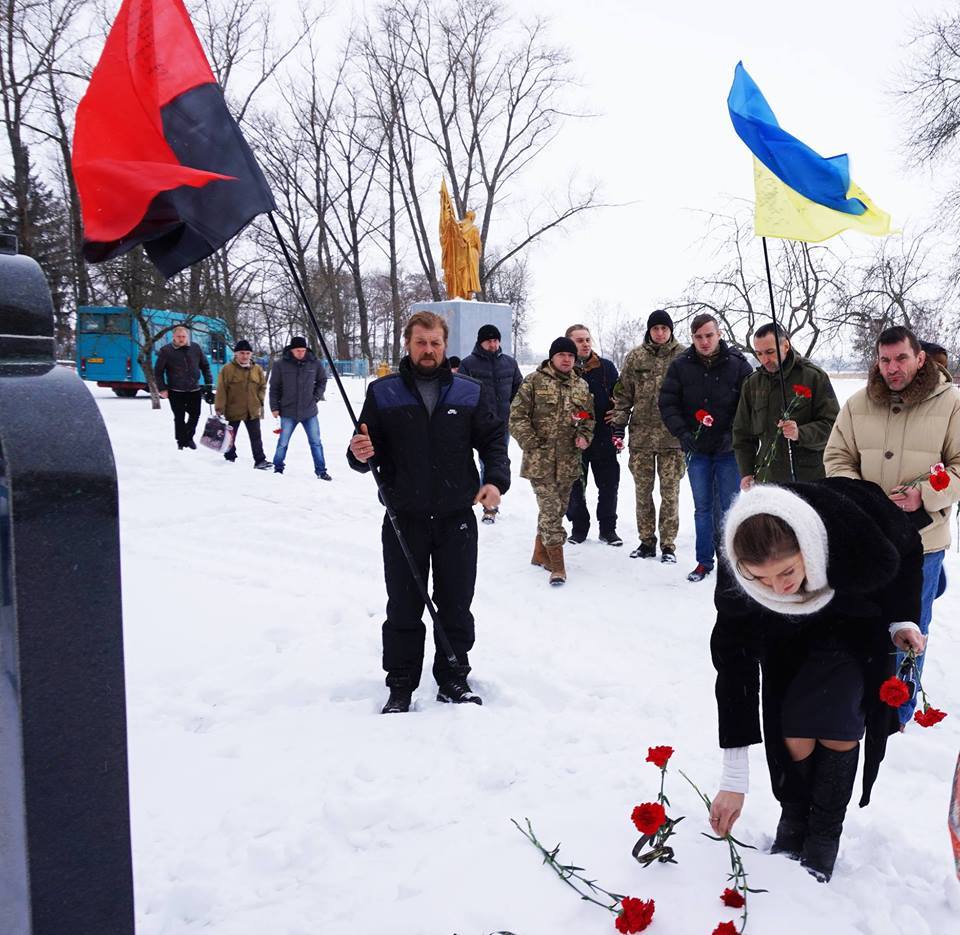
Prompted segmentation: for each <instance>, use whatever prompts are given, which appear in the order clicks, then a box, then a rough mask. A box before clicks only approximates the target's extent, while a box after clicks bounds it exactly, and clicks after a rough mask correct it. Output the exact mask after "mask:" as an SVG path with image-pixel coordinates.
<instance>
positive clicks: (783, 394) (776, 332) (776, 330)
mask: <svg viewBox="0 0 960 935" xmlns="http://www.w3.org/2000/svg"><path fill="white" fill-rule="evenodd" d="M760 239H761V240H762V241H763V262H764V263H765V264H766V267H767V288H768V289H769V290H770V317H771V318H772V319H773V343H774V346H775V347H776V349H777V368H778V370H779V371H780V398H781V399H782V400H783V409H782V412H784V413H785V412H786V411H787V381H786V377H784V375H783V354H781V353H780V325H779V324H778V323H777V307H776V305H775V304H774V299H773V277H771V275H770V256H769V254H768V253H767V238H766V237H761V238H760ZM783 440H784V441H785V442H786V443H787V461H788V462H789V463H790V479H791V480H792V481H794V482H795V481H796V479H797V472H796V471H795V470H794V467H793V445H792V444H791V442H790V439H789V438H787V436H786V435H784V436H783Z"/></svg>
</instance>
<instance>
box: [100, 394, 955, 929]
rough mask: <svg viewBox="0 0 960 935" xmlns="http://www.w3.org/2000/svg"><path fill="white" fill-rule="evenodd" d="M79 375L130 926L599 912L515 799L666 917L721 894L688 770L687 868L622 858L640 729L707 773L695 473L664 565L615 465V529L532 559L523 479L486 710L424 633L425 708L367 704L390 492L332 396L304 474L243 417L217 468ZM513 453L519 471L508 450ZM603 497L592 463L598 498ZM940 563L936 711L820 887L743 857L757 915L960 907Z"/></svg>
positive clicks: (700, 915)
mask: <svg viewBox="0 0 960 935" xmlns="http://www.w3.org/2000/svg"><path fill="white" fill-rule="evenodd" d="M854 388H855V387H854ZM838 389H840V390H841V392H842V393H843V394H844V395H845V394H846V391H847V390H848V389H850V388H849V387H847V386H845V385H843V384H838ZM93 392H94V394H95V395H96V396H97V398H98V402H99V403H100V405H101V411H102V413H103V415H104V418H105V420H106V422H107V426H108V429H109V431H110V435H111V439H112V442H113V445H114V451H115V454H116V459H117V464H118V471H119V478H120V496H121V533H122V548H123V578H124V616H125V641H126V646H125V650H126V659H127V694H128V705H129V727H130V764H131V783H132V788H131V796H132V815H133V831H134V840H133V847H134V860H135V874H136V877H135V881H136V897H137V913H138V919H137V922H138V931H139V932H140V933H141V935H187V933H191V932H198V933H199V932H201V931H202V932H203V933H204V935H252V933H260V932H264V933H270V935H452V933H454V932H456V933H459V935H488V933H492V932H497V931H501V930H506V931H510V932H514V933H516V935H547V933H551V935H552V933H563V935H567V933H576V935H592V933H597V935H609V933H610V932H611V931H612V930H613V926H612V920H611V918H610V916H609V914H607V913H604V912H602V911H601V910H599V909H597V908H596V907H592V906H589V905H586V904H581V903H580V902H579V901H578V900H577V899H576V897H575V896H574V895H573V894H571V893H568V892H567V891H566V889H565V888H564V887H563V886H562V884H560V883H559V881H557V880H556V878H555V877H554V876H552V875H551V874H550V873H549V872H548V871H547V870H545V869H544V868H543V867H542V866H541V865H540V861H539V858H538V856H537V853H536V851H535V850H534V849H533V848H532V847H531V845H530V844H529V843H528V842H526V841H525V840H524V839H523V838H522V837H521V835H520V834H519V833H518V832H517V831H516V829H515V828H514V827H513V826H512V825H511V824H510V821H509V819H510V818H517V819H518V820H522V819H523V818H525V817H529V818H530V819H531V821H532V822H533V825H534V828H535V829H536V830H537V832H538V834H539V835H540V837H541V840H543V841H545V842H549V843H550V844H551V845H552V844H555V843H557V842H558V841H559V842H561V844H562V849H561V854H563V855H565V856H566V857H567V858H569V859H571V860H573V861H575V862H577V863H580V864H581V865H583V866H585V867H586V868H587V869H588V870H589V871H590V873H591V874H593V875H595V876H596V878H597V879H598V880H600V881H601V882H602V883H603V884H604V885H605V886H607V887H608V888H610V889H612V890H616V891H619V892H624V893H629V894H632V895H635V896H642V897H645V898H646V897H651V896H652V897H653V898H655V899H656V902H657V914H656V917H655V922H654V925H653V927H651V929H650V931H651V933H654V935H698V933H709V932H711V931H713V928H714V927H715V926H716V924H717V923H718V922H719V921H721V920H723V919H726V918H729V917H730V915H729V913H728V914H724V911H723V908H722V906H721V904H720V900H719V894H720V892H721V891H722V889H723V886H724V883H725V875H726V872H727V869H728V867H729V864H728V862H727V856H726V852H725V850H724V849H723V848H721V847H719V846H718V845H716V844H714V843H713V842H710V841H708V840H707V839H705V838H702V837H701V836H700V834H699V832H700V831H706V830H708V829H707V825H706V821H705V812H704V809H703V806H702V804H701V803H700V802H698V801H697V800H696V798H695V796H694V795H693V793H692V791H691V790H689V789H687V788H686V787H685V786H684V785H683V784H682V783H681V781H680V779H679V777H678V776H676V775H675V774H672V773H671V774H670V775H669V777H668V789H667V794H668V796H669V797H670V800H671V802H672V803H674V810H675V811H676V812H677V814H682V815H685V816H686V820H685V821H684V822H683V824H682V825H681V826H680V828H679V829H678V835H677V837H676V838H675V839H674V840H675V842H676V845H677V852H678V859H679V860H680V866H679V867H671V866H664V867H660V866H657V867H652V868H649V869H647V870H644V869H642V868H640V866H639V865H638V864H636V863H635V862H634V861H633V860H632V859H631V857H630V849H631V847H632V846H633V843H634V841H635V840H636V831H635V829H634V828H633V826H632V825H631V824H630V820H629V815H630V811H631V809H632V808H633V806H634V805H636V804H638V803H639V802H643V801H649V800H651V799H652V797H653V795H654V794H655V791H656V784H657V775H656V770H655V769H654V768H653V767H652V766H650V764H644V762H643V760H644V757H645V756H646V748H647V746H650V745H652V744H660V743H668V744H671V745H672V746H674V747H675V748H676V749H677V754H676V758H677V765H679V766H681V767H682V768H683V769H684V771H685V772H687V773H688V774H689V775H690V776H691V777H692V778H694V779H695V781H697V783H698V784H699V785H700V786H701V788H703V789H704V791H707V792H708V794H712V793H713V791H714V786H715V783H716V780H717V778H718V775H719V756H718V753H717V749H716V712H715V702H714V697H713V668H712V665H711V662H710V654H709V645H708V642H709V634H710V629H711V626H712V615H713V611H712V595H713V582H712V580H711V579H707V581H706V582H704V583H703V584H701V585H693V584H689V583H687V582H686V581H685V580H684V576H685V574H686V572H687V571H689V570H690V567H692V554H693V537H692V527H693V522H692V512H693V507H692V503H691V500H690V496H689V489H688V486H687V485H686V483H684V485H683V487H682V488H681V489H682V495H681V510H682V519H681V533H680V537H679V542H678V555H679V557H680V561H679V563H678V564H677V565H675V566H663V565H661V564H660V563H659V562H653V561H643V560H640V559H631V558H630V557H629V550H630V548H632V547H633V545H634V544H635V542H634V539H635V529H634V524H633V490H632V485H631V478H630V475H629V472H628V471H627V470H626V469H625V465H624V470H623V471H622V475H621V489H620V515H621V520H620V533H621V535H622V536H623V537H624V539H625V542H626V544H625V546H624V547H623V548H620V549H613V548H609V547H607V546H602V545H600V544H599V543H598V542H597V541H596V538H595V535H596V529H595V528H594V529H593V530H591V533H592V535H593V536H594V538H592V539H590V540H588V541H587V542H586V543H584V544H583V545H581V546H577V547H576V548H575V549H573V548H571V549H570V550H568V551H569V553H570V557H569V560H568V567H569V571H570V580H569V581H568V583H567V584H566V585H565V586H564V587H563V588H559V589H557V588H553V589H551V588H550V587H549V586H548V585H547V583H546V574H545V573H544V572H543V571H542V570H540V569H535V568H532V567H531V566H530V564H529V561H530V553H531V550H532V546H533V536H534V533H535V525H536V510H535V504H534V502H533V497H532V495H531V493H530V488H529V484H528V483H527V482H526V481H524V480H521V479H519V478H515V479H514V483H515V487H514V489H513V490H511V492H510V493H509V494H508V495H507V496H506V497H505V498H504V503H503V512H502V513H501V515H500V517H498V520H497V522H496V524H495V525H494V526H492V527H487V526H482V527H481V529H480V570H479V575H478V581H477V592H476V599H475V602H474V608H473V609H474V614H475V616H476V620H477V645H476V649H475V651H474V653H473V654H472V657H471V661H472V663H473V665H474V673H475V674H474V675H473V676H471V679H472V681H473V683H474V685H475V687H476V688H477V690H478V691H479V692H480V693H481V694H482V695H483V696H484V699H485V704H484V706H483V707H482V708H478V707H476V706H473V705H470V706H467V707H468V708H469V709H470V710H463V709H459V708H453V707H451V706H449V705H439V704H437V703H436V702H435V701H434V698H435V695H436V688H435V686H434V684H433V680H432V678H431V676H430V673H429V656H430V655H431V653H432V650H430V649H428V662H427V664H426V665H425V667H424V669H425V671H424V675H423V680H422V682H421V685H420V688H419V689H418V691H417V693H416V694H415V699H416V708H417V710H416V712H415V713H414V714H412V715H410V716H407V717H390V718H384V717H380V716H379V715H377V714H376V712H377V711H378V710H379V706H380V705H381V704H382V702H383V699H384V697H385V689H384V687H383V677H382V673H381V672H380V667H379V661H380V626H381V623H382V621H383V613H384V605H385V595H384V589H383V574H382V566H381V558H380V526H381V521H382V509H381V508H380V507H379V505H378V504H377V502H376V495H375V491H374V488H373V484H372V482H371V481H370V479H369V478H366V477H363V476H361V475H359V474H356V473H355V472H352V471H350V470H349V468H348V467H347V466H346V463H345V458H344V451H345V449H346V444H347V440H348V438H349V435H350V432H351V426H350V424H349V420H348V418H347V416H346V413H345V412H344V410H343V407H342V406H341V405H339V404H338V403H334V402H331V403H328V404H326V405H325V406H324V407H322V408H321V411H320V417H321V430H322V433H323V441H324V448H325V451H326V452H327V456H328V461H329V464H330V469H331V473H332V474H333V476H334V482H333V483H332V484H322V485H321V484H318V482H317V481H316V480H315V479H314V478H313V475H312V472H311V471H310V462H309V452H308V450H307V448H306V445H305V444H301V445H300V447H297V446H296V444H295V445H294V446H292V447H291V453H290V460H289V462H288V465H289V470H288V472H287V473H286V474H284V475H283V477H274V476H273V475H272V474H270V473H267V472H259V471H254V470H253V469H252V467H250V465H249V464H248V463H247V462H246V461H245V460H244V459H247V458H248V452H247V449H246V447H245V446H246V441H245V438H244V437H241V440H240V459H241V460H239V461H238V462H237V463H236V464H234V465H228V464H226V463H225V462H223V461H222V459H219V458H217V456H215V455H213V454H212V453H210V452H206V451H196V452H178V451H177V450H176V447H175V445H173V442H172V439H171V438H170V436H171V435H172V432H171V430H170V429H171V427H170V426H169V421H170V416H169V413H168V411H167V410H166V409H164V410H162V411H161V412H160V413H154V412H152V411H151V410H150V409H149V402H148V401H147V400H139V399H138V400H114V399H113V398H112V396H105V395H104V394H105V393H106V392H108V391H100V390H96V389H95V390H94V391H93ZM351 396H352V397H354V398H355V400H356V402H357V403H359V401H360V399H361V398H362V386H361V385H359V384H358V385H357V386H356V387H353V386H352V384H351ZM295 442H296V440H295ZM267 444H268V447H269V445H270V443H269V441H268V442H267ZM268 453H272V452H268ZM511 458H512V461H513V465H514V468H515V470H516V469H517V468H518V466H519V463H520V462H519V452H518V451H517V450H516V446H511ZM593 497H594V493H593V490H592V485H591V490H590V492H589V493H588V500H589V502H590V503H591V509H592V504H593ZM947 570H948V574H949V575H950V577H951V588H950V590H949V591H948V593H947V594H946V595H945V597H944V598H943V599H941V601H939V602H938V603H937V605H936V610H935V618H934V639H933V642H932V655H931V659H930V661H929V662H928V664H927V667H926V670H925V673H926V679H925V683H926V684H927V688H928V689H929V691H930V692H931V695H932V697H933V698H935V699H936V702H937V704H938V705H939V706H941V707H943V708H944V709H945V710H947V711H949V712H951V716H950V717H949V718H948V719H947V720H946V721H944V723H943V724H941V725H939V726H938V727H937V728H935V729H933V730H930V731H920V730H919V729H914V728H911V729H909V730H908V732H907V733H906V734H905V735H904V736H903V737H894V738H891V742H890V744H889V746H888V750H887V757H886V760H885V761H884V763H883V766H882V769H881V771H880V777H879V780H878V782H877V785H876V788H875V791H874V798H873V802H872V803H871V805H870V807H869V808H868V809H865V810H862V811H861V810H858V809H856V808H855V807H854V808H853V809H852V810H851V812H850V813H849V817H848V822H847V829H846V831H845V833H844V838H843V842H842V845H841V857H840V863H839V865H838V870H837V874H836V877H835V880H834V882H833V883H832V884H830V885H829V886H823V885H821V884H818V883H816V882H815V881H813V880H812V878H810V877H808V876H807V874H806V873H805V872H804V871H803V870H802V869H801V868H800V867H798V866H797V865H796V864H794V863H792V862H790V861H788V860H784V859H782V858H779V857H773V856H771V855H769V854H766V853H763V852H762V851H760V852H752V851H751V852H748V855H747V856H746V857H745V860H746V862H747V869H748V872H749V873H750V878H751V881H753V882H755V884H756V885H757V886H761V887H764V888H766V889H769V890H770V893H769V895H765V896H757V897H756V898H755V899H753V900H752V901H751V909H750V925H749V928H748V932H752V933H754V935H767V933H770V932H775V933H776V935H809V932H810V931H811V930H816V931H821V932H824V933H830V935H887V933H892V932H893V931H894V930H896V931H897V935H899V933H900V932H901V931H903V930H904V927H905V926H909V929H910V930H911V931H912V932H916V933H926V932H929V933H930V935H947V933H952V932H954V931H957V922H956V919H957V915H956V913H957V911H958V909H957V902H960V899H958V897H957V896H956V895H955V894H956V893H957V886H956V881H955V880H953V879H952V877H951V871H952V861H951V858H950V853H949V844H948V841H947V835H946V827H945V815H946V808H947V801H948V796H949V784H950V781H951V778H952V774H953V765H954V762H955V760H956V750H957V747H958V729H957V725H958V724H960V681H958V680H957V679H955V678H952V676H951V673H954V672H956V671H958V670H960V636H958V635H957V631H956V628H955V627H954V625H953V621H954V620H955V619H956V617H957V612H958V610H960V596H958V595H960V557H958V556H957V554H956V553H955V552H953V551H951V552H950V553H949V554H948V555H947ZM428 646H429V639H428ZM751 775H752V784H751V793H750V795H749V796H748V798H747V804H746V809H745V813H744V815H743V817H742V818H741V820H740V824H739V825H738V835H739V836H740V837H741V839H743V840H747V841H749V842H752V843H754V844H757V845H758V846H760V847H761V848H762V847H766V846H768V845H769V841H770V836H771V834H772V832H773V829H774V828H775V826H776V820H777V815H778V810H777V807H776V803H775V802H774V800H773V798H772V796H771V794H770V791H769V784H768V780H767V776H766V769H765V764H764V760H763V753H762V750H761V749H760V748H759V747H756V748H753V749H752V752H751ZM951 900H955V902H954V904H953V907H951ZM918 919H919V920H921V921H918Z"/></svg>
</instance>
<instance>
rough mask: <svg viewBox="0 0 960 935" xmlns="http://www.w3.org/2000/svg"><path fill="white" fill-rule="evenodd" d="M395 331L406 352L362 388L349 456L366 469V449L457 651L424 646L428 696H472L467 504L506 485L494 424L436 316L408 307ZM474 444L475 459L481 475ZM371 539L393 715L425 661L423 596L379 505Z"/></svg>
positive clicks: (489, 499) (502, 446)
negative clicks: (453, 360)
mask: <svg viewBox="0 0 960 935" xmlns="http://www.w3.org/2000/svg"><path fill="white" fill-rule="evenodd" d="M403 338H404V348H405V350H406V356H405V357H404V358H403V359H402V360H401V361H400V366H399V368H398V371H397V373H392V374H390V375H389V376H386V377H382V378H381V379H379V380H376V381H374V382H373V383H371V384H370V386H369V388H368V389H367V395H366V399H365V400H364V404H363V409H362V410H361V412H360V419H359V422H360V431H359V433H358V434H356V435H354V436H353V438H352V439H351V440H350V447H349V450H348V452H347V460H348V461H349V463H350V466H351V467H352V468H353V469H354V470H356V471H360V472H366V471H369V470H370V462H371V459H375V460H374V461H373V463H374V465H375V466H376V467H377V468H378V469H379V471H380V476H381V478H382V481H383V487H384V494H385V496H386V498H387V501H388V502H389V503H390V505H391V507H392V508H393V509H394V511H395V512H396V514H397V523H398V525H399V528H400V531H401V532H402V534H403V536H404V538H405V540H406V543H407V545H408V546H409V549H410V552H411V554H412V555H413V559H414V561H415V563H416V566H417V569H418V570H419V573H420V576H421V579H422V580H423V581H424V582H426V581H427V576H428V573H429V571H430V569H431V568H432V570H433V600H434V602H435V604H436V608H437V615H438V619H439V621H440V624H441V625H442V627H443V630H444V632H445V633H446V635H447V638H448V639H449V641H450V645H451V647H452V648H453V651H454V653H455V655H456V658H457V664H456V665H455V666H452V665H451V664H450V662H449V660H448V659H447V657H446V656H445V655H444V654H443V653H442V652H440V650H439V649H437V650H436V652H435V653H434V659H433V676H434V678H435V679H436V681H437V684H438V686H439V691H438V693H437V701H440V702H452V703H454V704H461V703H464V702H472V703H474V704H480V703H481V699H480V697H479V695H477V694H476V693H475V692H473V691H472V690H471V688H470V685H469V684H468V682H467V675H468V673H469V672H470V664H469V660H468V657H467V654H468V653H469V651H470V650H471V649H472V648H473V643H474V620H473V614H472V613H471V612H470V604H471V603H472V601H473V592H474V585H475V583H476V577H477V521H476V517H475V516H474V513H473V510H472V509H471V508H472V506H473V505H474V504H479V505H480V506H481V507H483V509H485V510H487V509H490V510H493V509H496V507H497V505H498V504H499V502H500V497H501V495H502V494H504V493H506V492H507V490H508V489H509V487H510V461H509V459H508V457H507V446H506V439H505V433H504V429H503V423H502V422H501V421H500V420H499V419H498V418H497V417H496V415H494V412H493V409H492V407H491V406H490V404H489V401H488V400H487V399H486V396H485V392H484V389H483V387H482V385H481V384H480V383H478V382H477V381H476V380H473V379H471V378H470V377H465V376H461V375H460V374H453V373H451V372H450V367H449V365H448V364H447V362H446V347H447V322H446V319H444V318H442V317H441V316H439V315H435V314H433V313H432V312H416V313H415V314H414V315H413V316H411V318H410V320H409V321H408V322H407V325H406V327H405V328H404V332H403ZM474 449H476V451H477V452H478V454H479V455H480V460H481V462H482V464H483V472H484V483H483V484H482V485H481V483H480V478H479V476H478V475H477V469H476V466H475V464H474V460H473V452H474ZM381 540H382V544H383V570H384V578H385V580H386V586H387V619H386V620H385V621H384V624H383V668H384V670H385V671H386V673H387V679H386V682H387V687H388V688H389V689H390V697H389V699H388V700H387V703H386V705H384V707H383V713H384V714H392V713H398V712H404V711H409V710H410V703H411V700H412V696H413V692H414V691H415V690H416V688H417V686H418V685H419V683H420V675H421V671H422V669H423V652H424V639H425V635H426V628H425V627H424V624H423V620H422V619H421V618H422V616H423V610H424V599H423V595H422V594H421V593H420V590H419V589H418V587H417V585H416V582H415V580H414V578H413V575H412V574H411V572H410V567H409V565H408V564H407V560H406V558H405V556H404V554H403V551H402V549H401V547H400V544H399V541H398V539H397V536H396V534H395V533H394V531H393V528H392V526H391V524H390V520H389V518H388V517H386V516H384V520H383V529H382V533H381Z"/></svg>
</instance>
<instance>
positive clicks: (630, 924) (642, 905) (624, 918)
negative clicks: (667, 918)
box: [615, 896, 656, 933]
mask: <svg viewBox="0 0 960 935" xmlns="http://www.w3.org/2000/svg"><path fill="white" fill-rule="evenodd" d="M620 905H621V906H622V907H623V908H622V909H621V910H620V914H619V915H618V916H617V921H616V923H615V924H616V926H617V931H618V932H624V933H629V932H642V931H643V930H644V929H645V928H646V927H647V926H648V925H649V924H650V923H651V922H652V921H653V911H654V909H656V906H655V905H654V902H653V900H652V899H648V900H646V901H644V900H642V899H634V898H633V897H632V896H624V897H623V900H622V901H621V903H620Z"/></svg>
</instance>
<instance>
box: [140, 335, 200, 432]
mask: <svg viewBox="0 0 960 935" xmlns="http://www.w3.org/2000/svg"><path fill="white" fill-rule="evenodd" d="M201 372H202V373H203V380H204V386H203V387H201V386H200V374H201ZM153 375H154V377H155V378H156V381H157V389H158V390H159V391H160V398H161V399H167V400H169V401H170V411H171V412H172V413H173V432H174V436H175V437H176V440H177V448H179V449H181V450H182V449H184V448H191V449H195V448H196V447H197V445H196V442H194V440H193V436H194V434H195V433H196V431H197V423H198V422H199V421H200V402H201V397H202V398H203V399H205V400H206V401H207V402H209V403H212V402H213V377H212V375H211V373H210V363H209V362H208V361H207V355H206V354H204V353H203V349H202V348H201V347H200V346H199V345H198V344H191V343H190V332H189V331H188V330H187V328H186V326H184V325H177V326H176V328H174V329H173V334H172V339H171V341H170V343H169V344H164V346H163V347H161V348H160V352H159V353H158V354H157V361H156V363H155V364H154V365H153Z"/></svg>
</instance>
